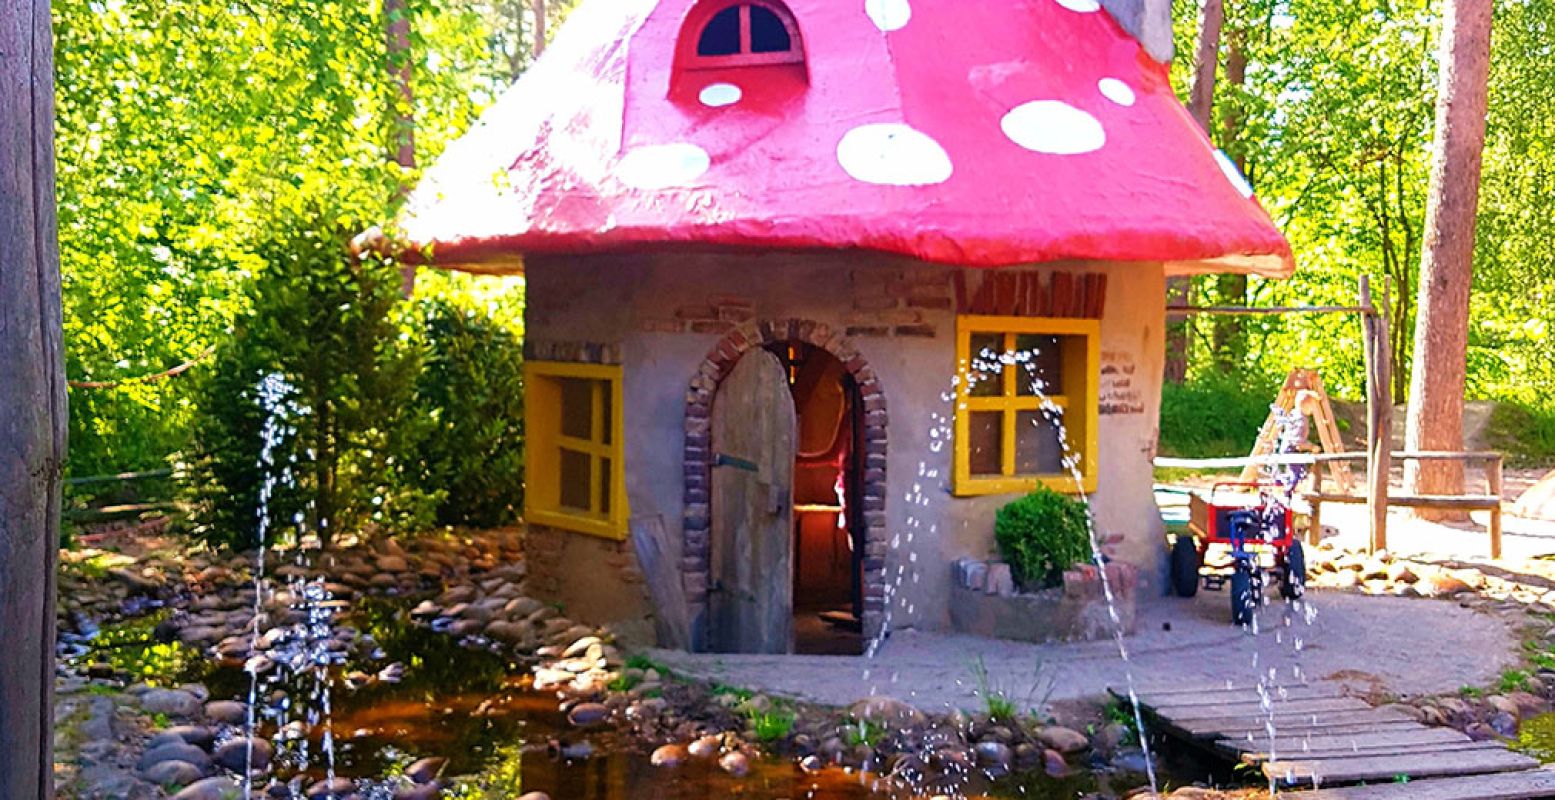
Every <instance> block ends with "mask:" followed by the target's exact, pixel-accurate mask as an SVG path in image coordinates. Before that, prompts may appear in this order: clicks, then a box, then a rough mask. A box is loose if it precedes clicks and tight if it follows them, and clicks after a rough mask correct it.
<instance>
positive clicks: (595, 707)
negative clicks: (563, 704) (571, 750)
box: [567, 703, 610, 727]
mask: <svg viewBox="0 0 1555 800" xmlns="http://www.w3.org/2000/svg"><path fill="white" fill-rule="evenodd" d="M609 716H610V709H609V708H606V707H605V706H603V705H601V704H599V703H579V704H577V705H575V706H573V707H572V710H571V711H569V712H567V721H568V722H571V723H572V724H574V725H578V726H580V727H581V726H587V725H595V724H598V723H600V722H603V721H604V720H605V718H606V717H609Z"/></svg>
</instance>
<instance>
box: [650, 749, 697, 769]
mask: <svg viewBox="0 0 1555 800" xmlns="http://www.w3.org/2000/svg"><path fill="white" fill-rule="evenodd" d="M690 757H691V753H689V752H688V751H687V750H686V748H685V746H684V745H679V744H667V745H663V746H662V747H659V748H658V749H656V750H654V751H653V755H651V756H649V757H648V763H650V764H652V765H653V766H655V767H678V766H680V765H681V764H684V763H686V759H688V758H690Z"/></svg>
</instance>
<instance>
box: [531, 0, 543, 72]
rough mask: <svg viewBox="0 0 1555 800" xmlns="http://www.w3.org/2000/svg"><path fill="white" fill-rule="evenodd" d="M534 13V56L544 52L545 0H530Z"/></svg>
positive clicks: (537, 56)
mask: <svg viewBox="0 0 1555 800" xmlns="http://www.w3.org/2000/svg"><path fill="white" fill-rule="evenodd" d="M531 2H532V3H533V8H534V14H535V42H534V45H535V58H539V57H540V54H541V53H543V52H545V0H531Z"/></svg>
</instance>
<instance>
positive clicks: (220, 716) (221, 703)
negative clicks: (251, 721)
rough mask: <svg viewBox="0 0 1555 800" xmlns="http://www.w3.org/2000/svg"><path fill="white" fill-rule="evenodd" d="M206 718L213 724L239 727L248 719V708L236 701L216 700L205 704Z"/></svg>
mask: <svg viewBox="0 0 1555 800" xmlns="http://www.w3.org/2000/svg"><path fill="white" fill-rule="evenodd" d="M205 717H206V718H207V719H209V720H211V721H213V722H225V723H226V724H228V725H237V724H239V723H242V722H243V721H245V720H247V719H248V706H246V705H244V704H242V703H239V702H237V701H236V700H216V701H213V702H210V703H206V704H205Z"/></svg>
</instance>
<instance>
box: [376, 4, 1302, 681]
mask: <svg viewBox="0 0 1555 800" xmlns="http://www.w3.org/2000/svg"><path fill="white" fill-rule="evenodd" d="M1166 5H1167V3H1166V2H1165V0H586V2H585V3H584V4H583V5H582V6H581V7H580V8H579V9H578V10H576V11H575V12H573V14H572V16H571V18H570V19H569V20H568V22H567V24H566V26H565V27H564V28H563V30H562V31H561V33H560V35H559V36H558V38H557V39H556V41H555V42H553V43H552V44H551V46H550V47H549V48H548V49H547V50H546V53H545V56H544V57H543V58H541V59H540V60H539V61H538V63H536V64H535V65H534V67H533V68H532V69H531V70H530V71H529V72H528V73H526V74H525V75H524V77H523V78H522V79H521V80H520V81H519V82H518V83H517V84H516V85H515V86H513V87H512V89H510V90H509V91H508V92H507V93H506V94H505V95H504V96H503V97H502V98H501V99H500V100H499V101H498V102H497V103H496V104H495V105H494V106H493V107H492V108H491V109H490V110H489V111H488V113H486V114H485V116H484V117H483V118H482V120H481V121H480V123H479V124H478V125H477V126H476V127H475V128H474V129H472V130H471V131H470V132H469V133H468V134H467V135H465V136H464V137H463V138H462V139H460V140H459V141H457V142H455V143H454V144H452V145H451V146H450V147H449V148H448V150H447V152H446V153H445V154H444V155H443V156H442V158H441V159H440V160H439V161H438V162H437V164H436V165H435V166H434V167H433V168H431V169H430V170H429V171H428V173H427V175H426V177H425V179H424V181H423V182H422V184H421V185H420V187H418V189H417V190H416V192H415V193H414V195H413V196H412V197H411V199H410V201H409V203H408V206H407V210H406V213H405V214H404V216H403V218H402V220H401V229H402V235H403V237H404V239H405V240H406V241H407V242H408V243H409V244H408V246H409V248H410V251H411V252H413V253H415V254H417V256H418V257H420V258H422V259H423V260H424V261H425V262H426V263H429V264H431V265H434V266H438V267H445V268H452V269H463V270H472V271H483V272H519V271H522V272H523V274H524V275H525V276H526V281H527V284H526V286H527V308H526V312H525V326H526V336H527V342H526V351H527V359H528V360H527V365H526V370H527V382H526V385H525V393H526V414H527V418H526V433H527V437H528V439H527V453H526V462H527V469H528V471H527V477H526V489H525V498H524V503H525V517H526V522H527V525H528V528H529V530H528V534H527V536H526V545H525V548H526V554H527V559H528V562H529V569H530V571H531V576H532V577H531V584H532V587H533V588H534V589H535V590H536V591H539V592H542V593H549V594H550V595H551V596H552V599H555V600H557V601H560V602H563V603H565V605H566V608H567V611H568V614H569V615H570V616H574V617H577V618H580V619H583V620H586V621H589V622H593V623H601V624H603V623H615V624H617V625H620V626H622V627H623V628H624V629H627V630H630V629H632V628H633V626H634V624H636V625H637V629H638V630H644V631H652V630H653V628H649V627H647V623H648V622H649V621H652V622H653V623H656V625H657V632H658V634H659V636H660V638H661V640H667V643H669V644H672V645H675V646H682V647H691V648H695V649H707V650H717V651H736V652H752V651H755V652H787V651H790V650H792V649H794V648H795V647H796V646H797V647H799V648H800V649H806V648H812V647H833V646H836V643H837V642H838V641H846V639H845V638H844V639H843V640H839V639H838V638H837V637H836V636H835V635H833V633H832V631H833V630H834V629H841V630H844V631H845V630H847V629H849V628H851V629H853V630H854V631H856V632H857V633H859V634H861V635H863V636H870V635H874V634H877V633H879V632H880V631H881V629H882V628H883V627H884V626H887V625H889V626H891V627H899V626H902V625H910V626H914V627H918V628H924V629H947V628H950V627H951V625H952V617H953V615H952V613H951V610H950V606H951V604H952V599H953V594H954V593H955V592H956V591H958V590H957V589H955V588H954V587H955V585H956V578H955V577H954V576H953V572H955V570H953V569H952V565H953V564H954V563H956V562H957V561H958V560H960V559H974V560H986V559H989V558H992V557H996V556H997V553H996V548H995V544H994V536H993V521H994V515H995V512H996V510H997V509H998V508H999V507H1000V506H1002V505H1003V504H1005V503H1008V502H1009V501H1011V500H1012V499H1014V498H1015V497H1018V496H1019V495H1020V494H1022V493H1024V492H1028V491H1031V490H1032V489H1034V488H1035V487H1037V486H1039V485H1046V486H1048V487H1052V488H1054V489H1057V490H1059V491H1062V492H1069V493H1076V494H1078V493H1081V492H1084V493H1086V494H1087V495H1088V498H1089V500H1090V502H1091V503H1092V506H1093V509H1094V514H1095V519H1096V523H1097V527H1098V529H1099V531H1100V532H1101V533H1102V535H1103V536H1104V537H1105V538H1106V539H1107V541H1108V542H1109V545H1108V550H1109V554H1110V555H1111V556H1112V557H1114V558H1115V559H1117V560H1118V561H1120V562H1126V563H1132V564H1134V565H1136V566H1138V567H1140V568H1141V569H1140V570H1139V575H1140V576H1141V578H1140V579H1141V581H1142V582H1143V584H1142V585H1156V586H1159V580H1160V576H1159V572H1160V570H1161V567H1162V561H1163V560H1164V559H1163V557H1162V551H1163V550H1164V548H1163V544H1162V530H1161V527H1162V524H1161V521H1160V515H1159V513H1158V512H1157V509H1156V506H1155V503H1154V499H1153V496H1152V491H1151V455H1152V453H1153V451H1154V445H1155V440H1156V434H1157V420H1158V406H1159V397H1160V386H1161V374H1162V368H1163V364H1162V362H1163V356H1164V340H1165V336H1164V332H1165V328H1166V315H1165V283H1166V279H1167V276H1169V275H1179V274H1188V273H1196V272H1199V273H1202V272H1238V273H1250V274H1258V275H1264V276H1276V277H1278V276H1285V275H1288V274H1289V273H1290V271H1291V270H1292V259H1291V254H1290V249H1289V245H1288V244H1287V243H1286V242H1285V241H1284V239H1283V238H1282V237H1281V235H1280V233H1279V232H1278V230H1276V229H1275V227H1274V225H1273V224H1272V223H1271V222H1270V220H1269V217H1268V216H1267V214H1266V213H1265V212H1264V211H1263V209H1262V208H1261V207H1260V205H1259V204H1258V202H1257V201H1256V199H1255V198H1254V197H1253V191H1252V187H1251V186H1249V185H1248V183H1247V181H1246V180H1244V179H1243V178H1242V176H1241V175H1240V174H1239V173H1238V172H1237V170H1236V168H1235V167H1234V166H1233V165H1232V164H1231V163H1230V162H1229V161H1227V160H1226V158H1225V157H1224V156H1222V155H1219V154H1217V152H1216V151H1215V150H1214V149H1213V148H1212V146H1211V145H1210V143H1209V141H1208V139H1207V138H1206V137H1205V135H1204V134H1203V132H1202V131H1201V130H1200V129H1199V128H1198V127H1197V126H1196V125H1195V123H1194V122H1193V120H1192V119H1191V118H1190V117H1189V115H1188V114H1187V112H1186V111H1185V110H1184V108H1183V107H1182V106H1181V105H1180V104H1179V103H1178V101H1177V99H1176V98H1175V97H1174V96H1173V93H1172V90H1171V87H1170V86H1169V85H1168V81H1167V71H1166V67H1165V65H1164V64H1163V63H1162V62H1161V61H1160V60H1159V58H1160V57H1161V56H1163V55H1165V56H1169V47H1170V36H1169V22H1170V21H1169V19H1168V18H1167V14H1166V13H1165V6H1166ZM1114 6H1116V7H1114ZM1163 40H1164V42H1165V43H1166V47H1167V48H1168V52H1167V53H1165V54H1163V53H1161V48H1160V46H1159V43H1160V42H1162V41H1163ZM1152 53H1154V55H1152ZM515 488H516V487H515ZM964 571H965V570H963V572H964ZM963 577H964V576H963ZM1154 594H1158V592H1152V591H1145V590H1143V589H1142V590H1141V592H1140V596H1141V597H1146V596H1150V595H1154Z"/></svg>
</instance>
